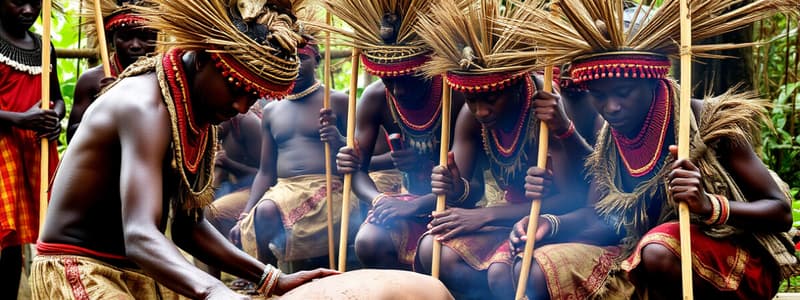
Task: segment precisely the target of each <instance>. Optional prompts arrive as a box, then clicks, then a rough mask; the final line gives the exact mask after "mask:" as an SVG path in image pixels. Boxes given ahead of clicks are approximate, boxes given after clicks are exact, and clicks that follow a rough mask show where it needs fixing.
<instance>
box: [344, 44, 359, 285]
mask: <svg viewBox="0 0 800 300" xmlns="http://www.w3.org/2000/svg"><path fill="white" fill-rule="evenodd" d="M360 56H361V51H359V50H358V49H357V48H353V57H352V58H351V64H352V68H353V69H352V70H351V71H350V99H349V101H348V102H347V147H350V148H353V147H355V132H356V94H358V63H359V60H358V58H359V57H360ZM352 185H353V174H352V173H348V174H344V186H343V187H342V219H341V220H340V222H341V230H339V233H340V234H339V271H340V272H344V271H345V269H346V268H347V233H348V229H349V228H348V226H347V225H348V224H349V223H350V191H351V190H352Z"/></svg>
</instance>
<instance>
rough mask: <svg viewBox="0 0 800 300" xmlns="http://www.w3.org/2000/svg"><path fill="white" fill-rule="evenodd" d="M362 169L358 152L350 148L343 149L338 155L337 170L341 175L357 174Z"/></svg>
mask: <svg viewBox="0 0 800 300" xmlns="http://www.w3.org/2000/svg"><path fill="white" fill-rule="evenodd" d="M360 168H361V160H360V159H359V158H358V156H357V155H356V151H355V150H354V149H353V148H350V147H342V148H340V149H339V153H336V170H337V172H339V173H340V174H347V173H353V172H356V171H357V170H358V169H360Z"/></svg>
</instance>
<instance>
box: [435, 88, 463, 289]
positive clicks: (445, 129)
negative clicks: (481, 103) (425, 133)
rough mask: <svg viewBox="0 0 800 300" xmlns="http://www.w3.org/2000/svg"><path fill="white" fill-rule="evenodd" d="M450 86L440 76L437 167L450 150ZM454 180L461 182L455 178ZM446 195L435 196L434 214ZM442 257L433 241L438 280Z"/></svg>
mask: <svg viewBox="0 0 800 300" xmlns="http://www.w3.org/2000/svg"><path fill="white" fill-rule="evenodd" d="M450 98H451V97H450V85H449V84H448V83H447V78H445V77H444V76H442V137H441V141H442V142H441V143H440V144H439V165H441V166H443V167H446V166H447V153H448V148H450V108H451V106H452V105H451V103H450V102H451V101H450ZM455 180H461V179H460V178H456V179H455ZM446 199H447V195H438V196H436V212H438V213H440V212H443V211H444V205H445V200H446ZM441 257H442V242H440V241H439V240H437V239H433V260H432V262H431V264H432V265H431V276H433V278H439V265H440V261H441Z"/></svg>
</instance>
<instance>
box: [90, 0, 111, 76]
mask: <svg viewBox="0 0 800 300" xmlns="http://www.w3.org/2000/svg"><path fill="white" fill-rule="evenodd" d="M101 9H102V8H101V7H100V0H94V25H95V27H97V44H98V46H99V47H98V48H99V49H100V60H101V61H102V62H103V74H104V75H105V76H106V77H111V64H110V63H109V61H108V44H107V43H106V30H105V28H106V27H105V26H104V25H103V11H102V10H101Z"/></svg>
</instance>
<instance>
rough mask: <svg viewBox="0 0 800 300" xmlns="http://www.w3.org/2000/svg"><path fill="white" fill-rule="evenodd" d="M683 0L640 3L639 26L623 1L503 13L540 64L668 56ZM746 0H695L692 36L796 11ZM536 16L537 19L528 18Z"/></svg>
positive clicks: (696, 50)
mask: <svg viewBox="0 0 800 300" xmlns="http://www.w3.org/2000/svg"><path fill="white" fill-rule="evenodd" d="M679 1H680V0H665V1H664V2H663V3H662V5H661V6H660V7H659V8H658V9H654V8H652V7H646V6H639V7H638V8H637V9H636V11H635V13H634V15H633V20H640V22H641V24H640V25H639V26H628V27H626V26H625V25H624V22H623V10H624V7H625V1H624V0H607V1H596V0H560V1H558V2H557V3H558V8H559V9H560V11H561V12H562V13H563V15H564V18H553V17H552V16H551V15H550V12H547V11H544V10H542V9H539V8H538V5H537V4H536V3H528V2H525V3H522V4H521V5H522V7H523V10H524V11H526V14H528V15H529V16H526V17H525V18H523V19H518V18H503V19H502V20H501V21H500V23H501V24H502V27H503V28H504V29H505V30H518V31H520V32H522V34H524V35H525V36H528V37H529V38H528V39H525V40H523V41H522V42H525V43H527V44H528V45H529V46H530V47H531V48H535V49H536V50H533V51H532V52H533V53H531V54H530V55H533V56H536V57H539V58H540V60H539V64H540V65H541V66H543V65H544V64H548V63H549V64H556V65H560V64H564V63H569V62H571V61H573V60H575V59H576V58H578V57H580V56H584V55H587V54H592V53H600V52H614V51H622V50H627V51H646V52H655V53H660V54H664V55H669V56H677V55H678V54H679V52H680V48H679V45H678V43H677V42H676V41H679V40H680V22H679V20H680V18H679V5H678V4H679ZM743 3H745V0H694V1H691V5H690V7H691V11H692V31H691V32H692V39H693V40H695V41H699V40H702V39H706V38H709V37H714V36H718V35H720V34H723V33H726V32H730V31H733V30H736V29H739V28H741V27H743V26H746V25H748V24H751V23H753V22H755V21H758V20H761V19H763V18H766V17H769V16H771V15H773V14H775V13H778V12H787V13H793V14H797V13H798V12H799V11H800V8H799V7H800V6H798V5H797V1H796V0H755V1H752V2H751V3H747V4H745V5H743V6H742V7H740V8H738V9H733V10H730V8H731V7H735V6H737V5H741V4H743ZM531 19H534V21H530V20H531ZM751 45H753V44H752V43H745V44H710V45H695V46H693V47H692V49H691V53H692V54H693V55H695V56H698V57H715V58H720V56H719V55H714V54H712V53H710V52H711V51H715V50H725V49H733V48H739V47H746V46H751Z"/></svg>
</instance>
